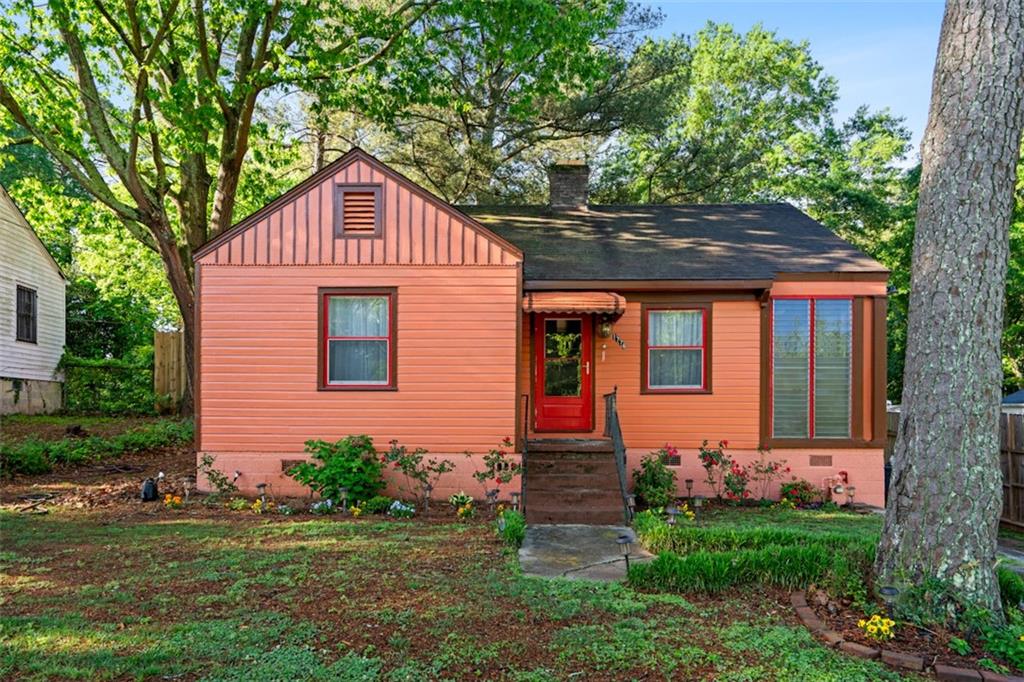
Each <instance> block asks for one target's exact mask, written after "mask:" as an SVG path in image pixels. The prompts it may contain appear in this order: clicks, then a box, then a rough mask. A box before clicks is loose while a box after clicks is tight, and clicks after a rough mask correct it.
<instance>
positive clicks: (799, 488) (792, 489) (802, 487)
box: [779, 478, 824, 507]
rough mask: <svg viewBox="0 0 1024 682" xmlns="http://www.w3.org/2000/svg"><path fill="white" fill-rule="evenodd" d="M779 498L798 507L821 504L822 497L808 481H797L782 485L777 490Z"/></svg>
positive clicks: (819, 491)
mask: <svg viewBox="0 0 1024 682" xmlns="http://www.w3.org/2000/svg"><path fill="white" fill-rule="evenodd" d="M779 497H781V498H782V499H784V500H789V501H790V502H793V503H794V504H796V505H797V506H799V507H806V506H807V505H810V504H814V503H815V502H821V501H822V499H823V497H824V496H823V495H822V492H821V490H819V489H818V488H815V487H814V484H812V483H811V482H810V481H805V480H804V479H802V478H801V479H799V480H796V481H788V482H786V483H783V484H782V485H781V486H780V488H779Z"/></svg>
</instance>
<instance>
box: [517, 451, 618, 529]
mask: <svg viewBox="0 0 1024 682" xmlns="http://www.w3.org/2000/svg"><path fill="white" fill-rule="evenodd" d="M524 483H525V489H526V500H527V502H526V522H527V523H534V524H540V523H577V524H592V525H603V524H617V523H622V522H623V517H624V513H623V508H622V494H621V492H620V491H619V474H618V470H617V469H616V466H615V448H614V446H613V445H612V442H611V440H609V439H582V438H539V439H536V440H531V441H529V442H528V443H527V454H526V477H525V481H524Z"/></svg>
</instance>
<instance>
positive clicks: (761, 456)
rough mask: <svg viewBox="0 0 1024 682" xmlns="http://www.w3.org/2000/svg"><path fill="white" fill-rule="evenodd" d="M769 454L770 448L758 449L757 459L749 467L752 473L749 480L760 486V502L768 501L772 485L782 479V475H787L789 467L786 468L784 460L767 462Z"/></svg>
mask: <svg viewBox="0 0 1024 682" xmlns="http://www.w3.org/2000/svg"><path fill="white" fill-rule="evenodd" d="M769 453H771V449H770V448H758V449H757V455H758V459H757V461H756V462H754V463H753V464H752V465H751V468H752V469H753V470H754V473H753V475H752V476H751V477H750V478H751V480H753V481H756V482H757V484H758V485H759V486H760V488H761V490H760V493H761V499H762V500H767V499H768V493H769V492H770V490H771V487H772V483H774V482H775V481H776V480H778V479H780V478H782V476H783V475H784V474H788V473H789V467H788V466H786V460H784V459H777V460H769V459H767V456H768V454H769Z"/></svg>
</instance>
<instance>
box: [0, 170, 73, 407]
mask: <svg viewBox="0 0 1024 682" xmlns="http://www.w3.org/2000/svg"><path fill="white" fill-rule="evenodd" d="M66 285H67V279H66V278H65V277H64V273H62V272H61V271H60V267H59V266H58V265H57V261H55V260H54V259H53V256H51V255H50V253H49V252H48V251H47V250H46V247H45V246H43V243H42V242H41V241H39V237H38V236H37V235H36V233H35V231H34V230H33V229H32V227H31V226H30V225H29V224H28V221H27V220H25V216H24V215H23V214H22V213H21V210H19V209H18V207H17V206H16V205H15V203H14V201H13V200H12V199H11V197H10V195H9V194H8V193H7V190H6V189H4V188H3V187H2V186H0V414H12V413H16V412H17V413H24V414H36V413H40V412H53V411H54V410H58V409H60V407H61V381H62V377H61V376H60V375H59V373H58V370H57V363H58V362H60V356H61V354H63V352H64V288H65V286H66Z"/></svg>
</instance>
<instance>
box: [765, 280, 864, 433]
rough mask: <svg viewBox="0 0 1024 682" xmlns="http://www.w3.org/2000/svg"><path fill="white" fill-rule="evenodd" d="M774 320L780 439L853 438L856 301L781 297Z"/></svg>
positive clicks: (774, 401) (774, 392)
mask: <svg viewBox="0 0 1024 682" xmlns="http://www.w3.org/2000/svg"><path fill="white" fill-rule="evenodd" d="M771 311H772V315H771V329H772V334H771V343H772V350H771V363H772V368H771V406H772V422H771V423H772V435H773V437H774V438H795V439H809V438H849V437H850V408H851V404H852V355H853V353H852V343H853V301H852V299H849V298H775V299H772V309H771Z"/></svg>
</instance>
